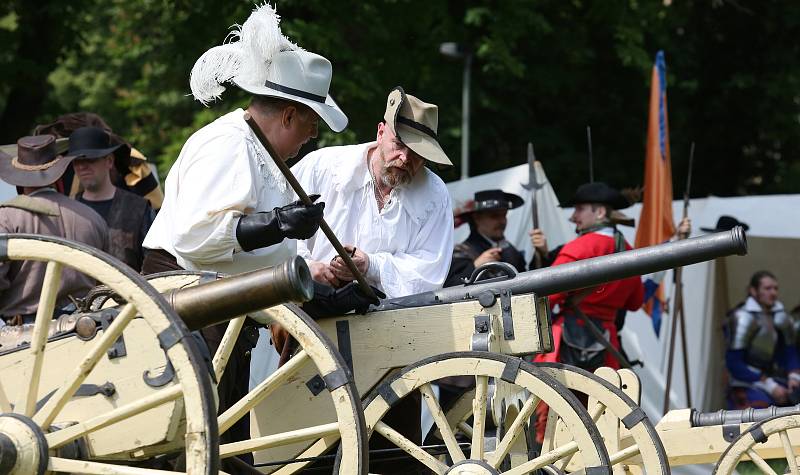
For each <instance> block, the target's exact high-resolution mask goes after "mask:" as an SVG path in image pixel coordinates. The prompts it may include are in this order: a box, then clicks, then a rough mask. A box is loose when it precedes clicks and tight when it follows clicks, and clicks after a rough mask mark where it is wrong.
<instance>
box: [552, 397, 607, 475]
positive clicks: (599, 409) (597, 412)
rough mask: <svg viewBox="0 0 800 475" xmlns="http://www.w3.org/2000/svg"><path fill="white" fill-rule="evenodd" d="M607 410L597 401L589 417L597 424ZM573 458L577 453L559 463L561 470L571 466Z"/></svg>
mask: <svg viewBox="0 0 800 475" xmlns="http://www.w3.org/2000/svg"><path fill="white" fill-rule="evenodd" d="M605 410H606V405H605V404H603V403H601V402H600V401H596V402H595V405H594V407H592V412H590V413H589V417H591V418H592V422H595V423H597V421H598V420H599V419H600V416H602V415H603V412H605ZM558 422H559V423H561V422H562V421H561V419H559V420H558ZM556 428H558V426H556ZM557 432H558V431H556V433H557ZM573 457H575V453H572V454H570V455H569V457H567V458H565V459H563V460H561V461H560V462H558V468H559V469H560V470H564V469H565V468H566V467H567V466H568V465H569V463H570V462H572V458H573Z"/></svg>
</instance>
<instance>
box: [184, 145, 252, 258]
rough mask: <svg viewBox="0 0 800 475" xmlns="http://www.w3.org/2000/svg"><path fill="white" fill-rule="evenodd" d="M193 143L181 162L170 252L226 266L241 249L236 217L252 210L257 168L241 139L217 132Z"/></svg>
mask: <svg viewBox="0 0 800 475" xmlns="http://www.w3.org/2000/svg"><path fill="white" fill-rule="evenodd" d="M197 142H200V143H196V142H195V143H192V144H191V145H189V144H187V146H190V147H191V149H190V150H185V151H184V152H182V153H187V156H186V158H187V159H188V160H186V161H185V162H184V163H182V164H181V170H180V181H179V182H178V187H179V189H178V193H177V200H176V203H175V205H176V209H177V210H179V212H177V213H174V214H173V218H174V219H175V223H174V225H173V226H174V227H173V229H174V230H175V233H174V242H173V247H174V249H175V252H176V253H177V254H178V255H179V256H181V257H182V258H183V259H185V260H187V261H192V262H197V263H200V264H209V263H214V262H230V261H232V260H233V253H234V252H239V251H241V250H242V248H241V246H240V245H239V242H238V241H237V240H236V225H237V224H238V222H239V218H240V217H241V216H242V215H243V214H245V213H248V212H252V211H254V207H255V206H256V203H257V196H256V187H255V183H254V180H255V179H257V177H258V176H259V175H257V173H258V170H255V169H254V166H253V165H252V164H251V160H250V157H249V153H248V148H247V142H246V139H245V138H244V137H243V136H241V135H238V134H228V135H223V134H218V135H216V136H214V137H211V138H209V139H207V140H204V141H197Z"/></svg>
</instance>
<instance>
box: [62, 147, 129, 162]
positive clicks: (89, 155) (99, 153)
mask: <svg viewBox="0 0 800 475" xmlns="http://www.w3.org/2000/svg"><path fill="white" fill-rule="evenodd" d="M122 145H123V144H119V145H115V146H113V147H108V148H85V149H82V150H70V151H69V154H70V155H72V156H74V157H75V158H76V159H89V160H94V159H98V158H103V157H107V156H109V155H111V154H112V153H114V154H115V159H116V153H115V152H116V151H117V150H119V148H120V147H122Z"/></svg>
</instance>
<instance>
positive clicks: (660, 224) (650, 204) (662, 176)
mask: <svg viewBox="0 0 800 475" xmlns="http://www.w3.org/2000/svg"><path fill="white" fill-rule="evenodd" d="M642 201H643V203H642V204H643V206H642V214H641V215H640V217H639V229H637V230H636V247H637V248H639V247H647V246H652V245H655V244H661V243H663V242H666V241H668V240H669V239H670V238H671V237H672V235H673V234H675V223H674V221H673V220H672V165H671V162H670V154H669V122H668V121H667V65H666V62H665V61H664V52H663V51H659V52H658V53H656V63H655V65H654V66H653V75H652V85H651V87H650V112H649V114H648V123H647V149H646V152H645V166H644V197H643V200H642ZM663 277H664V273H663V272H661V273H658V274H651V275H647V276H645V281H644V286H645V296H644V298H645V301H644V310H645V311H646V312H647V313H648V314H649V315H650V317H651V318H652V319H653V329H654V330H655V332H656V335H658V333H659V331H660V329H661V315H662V312H663V311H664V308H665V304H666V301H665V299H664V285H663V282H662V280H663Z"/></svg>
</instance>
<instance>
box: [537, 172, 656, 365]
mask: <svg viewBox="0 0 800 475" xmlns="http://www.w3.org/2000/svg"><path fill="white" fill-rule="evenodd" d="M572 204H573V205H574V206H575V211H574V212H573V213H572V216H571V217H570V221H571V222H573V223H575V231H576V232H577V233H578V234H579V236H578V238H577V239H575V240H573V241H571V242H569V243H567V244H565V245H564V247H563V248H561V251H560V252H559V253H558V256H557V257H556V259H555V261H554V262H553V265H554V266H557V265H560V264H566V263H568V262H573V261H579V260H581V259H588V258H591V257H597V256H605V255H607V254H613V253H615V252H621V251H625V250H629V249H631V246H630V245H629V244H628V243H627V242H626V241H625V238H624V237H623V236H622V233H620V232H619V231H618V230H617V229H616V226H615V225H614V224H613V223H612V221H611V219H610V218H611V214H612V212H613V211H614V210H617V209H620V208H627V207H628V206H629V203H628V201H627V199H626V198H625V197H624V196H623V195H622V194H621V193H620V192H619V191H617V190H615V189H613V188H611V187H610V186H608V185H606V184H605V183H602V182H594V183H588V184H585V185H581V186H580V187H579V188H578V190H577V191H576V193H575V197H574V198H573V200H572ZM643 300H644V287H643V286H642V282H641V278H640V277H630V278H627V279H623V280H618V281H615V282H610V283H607V284H603V285H600V286H598V287H594V288H591V289H584V290H579V291H576V292H569V293H566V292H564V293H559V294H555V295H551V296H550V305H551V306H552V308H553V314H554V318H553V342H554V346H555V348H554V351H553V352H552V353H547V354H544V355H539V356H538V357H537V358H536V361H562V362H565V363H570V364H575V365H577V366H581V367H584V368H585V369H588V370H590V371H593V370H594V369H596V368H597V367H599V366H610V367H612V368H619V367H620V364H619V362H618V361H617V360H616V358H614V357H613V355H611V354H608V352H607V351H604V349H603V347H602V345H601V344H599V343H596V342H593V339H592V337H591V336H590V335H591V334H590V333H589V331H588V330H586V329H585V328H584V326H583V321H582V320H581V319H580V318H576V312H575V307H577V309H578V310H580V311H581V312H583V313H584V315H586V316H587V317H589V318H590V319H592V321H594V323H595V324H596V325H597V327H599V328H600V329H601V331H603V332H604V333H605V334H606V336H607V337H608V340H609V341H610V342H611V345H613V346H614V347H615V348H617V349H619V347H620V345H619V339H618V337H617V326H616V324H615V320H616V318H617V315H618V313H620V312H623V311H628V310H631V311H633V310H637V309H639V307H641V306H642V302H643ZM586 350H588V351H586Z"/></svg>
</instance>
